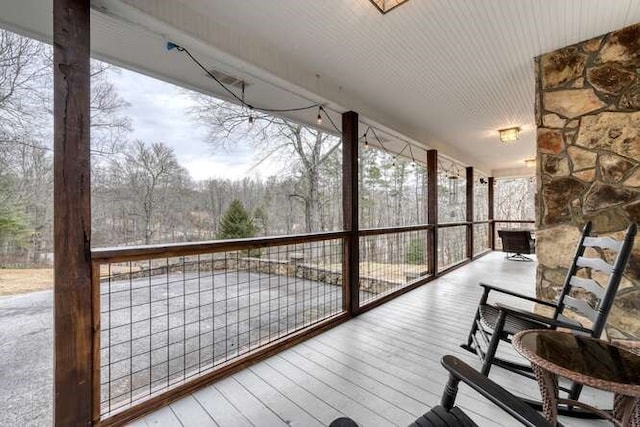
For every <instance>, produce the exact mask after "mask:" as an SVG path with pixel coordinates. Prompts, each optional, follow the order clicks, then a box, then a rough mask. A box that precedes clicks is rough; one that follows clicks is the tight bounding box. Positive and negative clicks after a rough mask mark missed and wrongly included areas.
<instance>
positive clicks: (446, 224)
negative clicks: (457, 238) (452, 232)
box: [438, 221, 473, 228]
mask: <svg viewBox="0 0 640 427" xmlns="http://www.w3.org/2000/svg"><path fill="white" fill-rule="evenodd" d="M472 224H473V222H470V221H459V222H443V223H441V224H438V228H447V227H462V226H466V225H472Z"/></svg>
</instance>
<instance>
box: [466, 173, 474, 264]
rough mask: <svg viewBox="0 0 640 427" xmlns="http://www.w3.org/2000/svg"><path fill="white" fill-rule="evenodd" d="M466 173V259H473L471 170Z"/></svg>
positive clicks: (472, 183)
mask: <svg viewBox="0 0 640 427" xmlns="http://www.w3.org/2000/svg"><path fill="white" fill-rule="evenodd" d="M466 171H467V222H469V223H470V224H468V225H467V258H469V259H471V258H473V185H474V182H473V168H472V167H468V168H467V169H466Z"/></svg>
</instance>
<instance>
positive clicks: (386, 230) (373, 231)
mask: <svg viewBox="0 0 640 427" xmlns="http://www.w3.org/2000/svg"><path fill="white" fill-rule="evenodd" d="M432 228H434V225H433V224H418V225H404V226H398V227H379V228H365V229H361V230H360V233H359V234H360V236H377V235H380V234H393V233H404V232H408V231H420V230H429V229H432Z"/></svg>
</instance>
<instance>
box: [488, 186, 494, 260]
mask: <svg viewBox="0 0 640 427" xmlns="http://www.w3.org/2000/svg"><path fill="white" fill-rule="evenodd" d="M488 181H489V184H488V185H489V189H488V193H489V194H488V197H487V199H488V201H489V206H488V213H489V215H488V216H489V218H488V219H489V247H490V248H491V250H492V251H495V250H496V223H495V222H493V221H494V217H493V206H494V204H493V195H494V187H495V180H494V179H493V177H492V176H490V177H489V180H488Z"/></svg>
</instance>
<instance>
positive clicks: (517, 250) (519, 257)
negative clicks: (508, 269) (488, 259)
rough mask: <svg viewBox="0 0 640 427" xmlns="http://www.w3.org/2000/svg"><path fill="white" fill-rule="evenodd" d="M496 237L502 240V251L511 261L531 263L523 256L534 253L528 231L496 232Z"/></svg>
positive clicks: (529, 259) (533, 242) (533, 243)
mask: <svg viewBox="0 0 640 427" xmlns="http://www.w3.org/2000/svg"><path fill="white" fill-rule="evenodd" d="M498 237H500V239H501V240H502V251H503V252H506V254H507V255H506V258H507V259H508V260H511V261H528V262H531V261H533V260H532V259H531V258H529V257H528V256H525V255H524V254H533V253H535V252H536V247H535V240H533V238H532V237H531V232H530V231H529V230H498Z"/></svg>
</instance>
